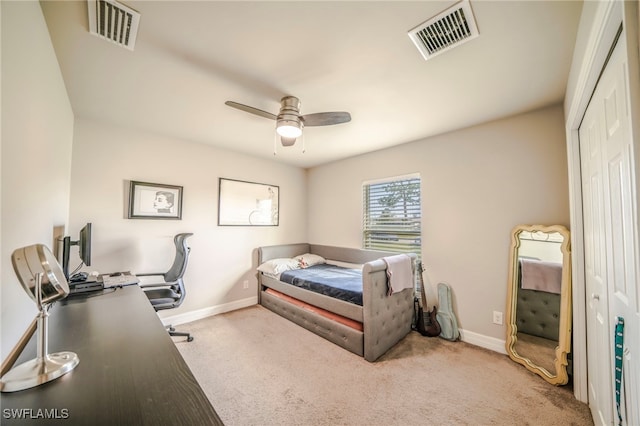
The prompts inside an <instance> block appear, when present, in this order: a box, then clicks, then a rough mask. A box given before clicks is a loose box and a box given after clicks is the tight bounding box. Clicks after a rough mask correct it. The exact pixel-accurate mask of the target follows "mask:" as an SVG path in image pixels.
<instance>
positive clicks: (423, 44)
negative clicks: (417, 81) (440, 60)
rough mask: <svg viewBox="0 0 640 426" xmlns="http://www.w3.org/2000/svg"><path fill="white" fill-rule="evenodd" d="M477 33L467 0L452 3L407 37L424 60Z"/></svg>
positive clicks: (476, 35)
mask: <svg viewBox="0 0 640 426" xmlns="http://www.w3.org/2000/svg"><path fill="white" fill-rule="evenodd" d="M478 35H479V33H478V27H477V26H476V21H475V19H474V18H473V12H472V11H471V5H470V4H469V0H463V1H461V2H459V3H456V4H454V5H453V6H451V7H450V8H448V9H447V10H445V11H444V12H442V13H440V14H439V15H437V16H434V17H433V18H431V19H429V20H427V21H425V22H423V23H422V24H420V25H418V26H417V27H415V28H414V29H412V30H411V31H409V38H411V40H412V41H413V43H414V44H415V45H416V47H417V48H418V50H419V51H420V53H421V54H422V56H423V57H424V59H425V60H428V59H431V58H433V57H434V56H436V55H439V54H440V53H443V52H445V51H447V50H449V49H451V48H453V47H456V46H459V45H461V44H462V43H465V42H467V41H469V40H471V39H474V38H476V37H478Z"/></svg>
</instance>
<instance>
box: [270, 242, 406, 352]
mask: <svg viewBox="0 0 640 426" xmlns="http://www.w3.org/2000/svg"><path fill="white" fill-rule="evenodd" d="M305 253H312V254H317V255H319V256H322V257H324V258H325V259H327V261H328V262H329V263H331V261H337V262H344V263H349V264H363V267H362V286H363V294H362V306H359V305H356V304H353V303H349V302H344V301H341V300H338V299H333V298H331V297H328V296H324V295H322V294H318V293H314V292H311V291H309V290H305V289H303V288H299V287H295V286H292V285H289V284H285V283H282V282H280V281H279V280H277V279H275V278H273V277H270V276H268V275H264V274H262V273H258V289H259V291H258V293H259V294H258V297H259V303H260V304H261V305H262V306H264V307H266V308H267V309H270V310H271V311H273V312H275V313H277V314H279V315H281V316H283V317H285V318H287V319H289V320H290V321H293V322H294V323H296V324H298V325H300V326H302V327H304V328H306V329H308V330H310V331H312V332H314V333H316V334H317V335H319V336H321V337H324V338H325V339H327V340H329V341H331V342H333V343H335V344H337V345H339V346H342V347H343V348H345V349H347V350H349V351H351V352H353V353H355V354H357V355H360V356H362V357H364V359H366V360H367V361H370V362H373V361H375V360H376V359H378V358H379V357H380V356H382V355H383V354H384V353H385V352H387V351H388V350H389V349H390V348H391V347H392V346H394V345H395V344H396V343H397V342H398V341H400V340H401V339H402V338H403V337H404V336H406V335H407V334H408V333H409V332H410V331H411V323H412V320H413V289H405V290H403V291H400V292H398V293H394V294H392V295H391V296H388V295H387V291H388V290H387V274H386V263H385V262H384V261H383V260H382V259H381V258H382V257H384V256H392V255H394V254H397V253H388V252H380V251H372V250H360V249H353V248H344V247H332V246H323V245H315V244H306V243H301V244H285V245H277V246H268V247H260V248H259V249H258V264H262V263H263V262H265V261H267V260H270V259H277V258H291V257H294V256H297V255H301V254H305ZM410 256H411V258H412V260H414V261H415V259H416V256H415V255H414V254H410ZM412 264H413V265H414V267H413V278H414V282H415V262H412ZM268 288H271V289H273V290H276V291H278V292H281V293H284V294H285V295H287V296H290V297H293V298H295V299H297V300H300V301H303V302H306V303H308V304H310V305H313V306H315V307H319V308H322V309H325V310H327V311H329V312H332V313H335V314H338V315H340V316H343V317H346V318H349V319H352V320H355V321H357V322H360V323H362V325H363V327H362V328H363V330H362V331H359V330H357V329H354V328H351V327H349V326H347V325H344V324H342V323H340V322H337V321H335V320H332V319H329V318H326V317H324V316H321V315H318V314H317V313H315V312H312V311H309V310H307V309H304V308H302V307H300V306H297V305H296V304H293V303H290V302H288V301H286V300H282V299H280V298H278V297H274V296H273V295H271V294H269V293H267V292H265V291H266V290H267V289H268Z"/></svg>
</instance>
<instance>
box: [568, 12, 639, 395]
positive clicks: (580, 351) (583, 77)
mask: <svg viewBox="0 0 640 426" xmlns="http://www.w3.org/2000/svg"><path fill="white" fill-rule="evenodd" d="M623 3H627V4H626V5H625V4H623ZM639 13H640V12H639V11H638V4H637V3H636V2H621V1H606V2H598V6H597V10H596V12H595V16H594V19H593V26H592V28H591V31H590V36H589V39H588V41H587V45H586V48H585V54H584V57H583V61H582V63H581V64H579V66H580V69H579V72H578V74H577V80H576V81H577V84H576V89H575V92H574V96H573V98H572V100H571V103H570V104H567V105H565V111H566V116H565V118H566V119H565V131H566V137H567V160H568V169H569V170H568V172H569V197H570V220H571V246H572V252H573V255H572V272H573V274H572V275H573V283H574V285H573V286H572V288H573V350H572V353H573V372H574V375H573V387H574V395H575V397H576V399H578V400H579V401H582V402H585V403H587V402H588V390H587V330H586V303H587V298H586V294H585V274H584V270H585V262H584V233H583V217H582V188H581V174H580V141H579V137H578V129H579V128H580V124H581V122H582V117H583V116H584V113H585V111H586V109H587V106H588V104H589V100H590V99H591V95H592V94H593V92H594V90H595V87H596V84H597V82H598V78H599V76H600V73H601V71H602V69H603V68H604V65H605V63H606V60H607V57H608V54H609V51H610V49H611V47H612V46H613V43H614V41H615V38H616V34H617V33H618V29H619V28H620V25H621V23H623V22H624V25H625V33H626V36H627V53H628V54H629V53H630V52H631V55H635V57H629V64H630V67H633V69H632V71H633V70H634V69H635V70H636V71H637V70H638V62H639V60H638V57H637V55H638V53H637V52H638V46H639V44H640V36H639V30H638V20H639V17H640V15H639ZM629 75H634V74H631V73H630V74H629ZM635 75H636V76H637V75H638V74H637V73H636V74H635ZM639 86H640V79H638V78H637V77H636V78H635V79H633V81H630V84H629V91H630V92H631V93H630V94H629V98H630V102H631V114H630V116H631V118H632V123H631V132H632V135H634V136H633V137H636V138H637V137H638V135H640V122H639V120H638V119H634V118H633V117H638V116H640V87H639ZM638 151H640V150H638ZM634 164H635V168H636V170H640V158H639V155H638V152H636V157H635V163H634ZM639 178H640V172H638V173H636V180H638V179H639ZM636 187H637V188H640V182H636ZM636 220H639V221H640V218H636Z"/></svg>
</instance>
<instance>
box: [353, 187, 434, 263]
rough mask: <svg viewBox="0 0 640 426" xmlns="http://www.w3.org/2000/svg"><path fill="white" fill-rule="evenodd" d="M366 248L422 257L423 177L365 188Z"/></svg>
mask: <svg viewBox="0 0 640 426" xmlns="http://www.w3.org/2000/svg"><path fill="white" fill-rule="evenodd" d="M363 202H364V206H363V213H364V218H363V228H364V229H363V239H364V241H363V246H364V248H365V249H371V250H384V251H392V252H398V253H408V252H412V253H416V254H417V255H418V256H420V254H421V248H422V244H421V240H422V239H421V235H422V233H421V222H422V209H421V201H420V177H419V176H410V177H401V178H397V179H394V180H389V181H386V182H375V183H365V184H364V185H363Z"/></svg>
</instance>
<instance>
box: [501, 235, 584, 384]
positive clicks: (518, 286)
mask: <svg viewBox="0 0 640 426" xmlns="http://www.w3.org/2000/svg"><path fill="white" fill-rule="evenodd" d="M571 315H572V314H571V250H570V238H569V231H568V230H567V228H565V227H564V226H561V225H551V226H544V225H518V226H516V227H515V228H514V229H513V231H512V234H511V250H510V257H509V282H508V291H507V316H506V325H507V339H506V350H507V354H508V355H509V357H510V358H511V359H512V360H513V361H515V362H517V363H519V364H522V365H523V366H525V367H526V368H527V369H528V370H530V371H532V372H534V373H536V374H538V375H540V376H541V377H542V378H544V379H545V380H546V381H548V382H549V383H551V384H554V385H564V384H566V383H568V381H569V375H568V372H567V363H568V362H567V355H568V354H569V352H570V351H571Z"/></svg>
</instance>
